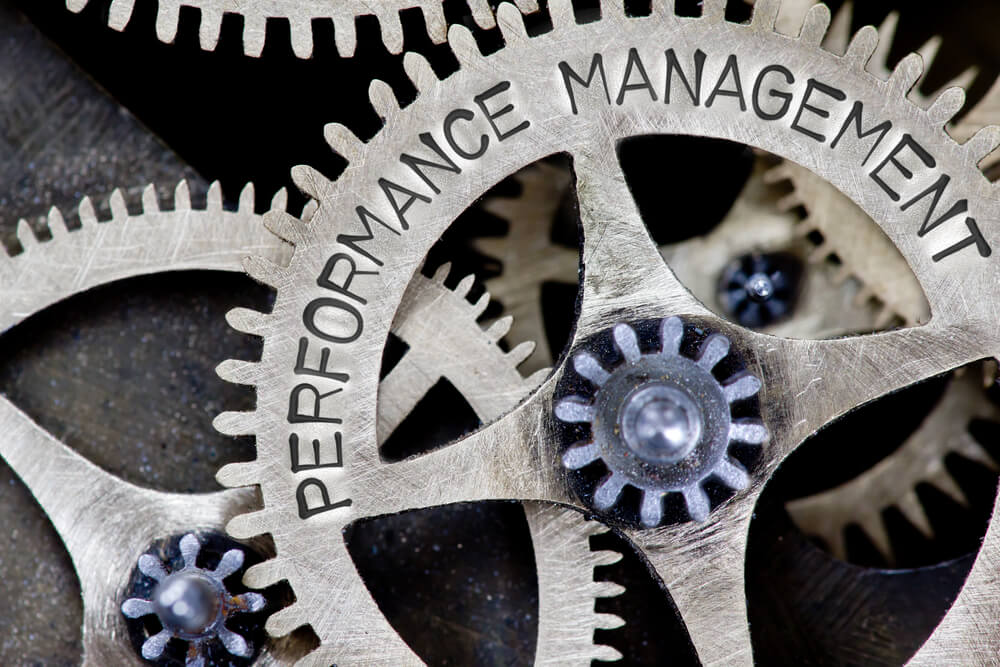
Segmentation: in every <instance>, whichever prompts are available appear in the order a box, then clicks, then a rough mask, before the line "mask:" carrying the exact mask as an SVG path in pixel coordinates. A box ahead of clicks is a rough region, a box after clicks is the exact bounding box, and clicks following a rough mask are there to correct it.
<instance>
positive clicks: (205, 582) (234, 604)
mask: <svg viewBox="0 0 1000 667" xmlns="http://www.w3.org/2000/svg"><path fill="white" fill-rule="evenodd" d="M180 550H181V556H182V557H183V559H184V563H183V565H182V566H181V567H180V568H178V569H171V570H170V571H168V568H169V563H164V562H162V561H161V560H160V559H159V558H157V557H156V556H153V555H151V554H143V555H142V556H140V557H139V562H138V568H139V571H140V572H142V575H143V576H145V577H148V578H149V579H152V580H153V581H155V582H156V586H155V588H153V591H152V594H151V595H150V599H148V600H147V599H145V598H129V599H127V600H125V602H123V603H122V613H123V614H125V615H126V616H127V617H129V618H142V617H144V616H150V615H155V616H156V617H157V619H158V620H159V622H160V625H162V626H163V629H162V630H160V631H159V632H158V633H156V634H155V635H153V636H151V637H149V638H148V639H147V640H146V641H145V642H143V644H142V657H143V658H145V659H146V660H156V659H157V658H159V657H161V656H162V655H163V652H164V650H165V649H166V648H167V642H169V641H170V640H172V639H179V640H182V641H185V642H187V643H188V649H187V659H186V660H185V664H186V665H188V666H189V667H205V665H206V658H207V655H206V654H207V651H206V646H205V645H206V644H207V643H208V642H211V641H213V640H217V641H219V642H221V643H222V645H223V646H225V648H226V650H227V651H228V652H229V653H230V654H232V655H234V656H236V657H238V658H250V657H252V656H253V654H254V646H253V645H252V644H251V643H249V642H248V641H247V639H246V638H245V637H243V636H242V635H240V634H238V633H236V632H233V631H232V630H230V629H229V628H228V627H226V622H227V621H228V620H229V617H230V616H232V615H234V614H240V613H253V612H258V611H261V610H263V609H264V607H265V606H266V604H267V601H266V600H265V599H264V596H263V595H261V594H260V593H254V592H248V593H240V594H237V595H234V594H232V593H230V592H229V589H228V588H227V587H226V583H225V580H226V579H227V578H228V577H230V576H232V575H233V574H235V573H236V572H238V571H239V570H240V568H242V567H243V559H244V558H245V554H244V552H243V551H242V550H241V549H230V550H229V551H227V552H226V553H225V554H223V556H222V559H221V560H220V561H219V563H218V565H216V567H215V568H214V569H211V570H208V569H205V568H202V567H199V566H198V563H197V560H198V552H199V551H201V542H199V540H198V536H197V535H195V534H194V533H188V534H187V535H185V536H184V537H182V538H181V541H180Z"/></svg>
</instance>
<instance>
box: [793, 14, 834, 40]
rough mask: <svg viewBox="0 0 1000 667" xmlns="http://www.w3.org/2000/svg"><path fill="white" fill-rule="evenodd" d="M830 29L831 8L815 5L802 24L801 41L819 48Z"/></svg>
mask: <svg viewBox="0 0 1000 667" xmlns="http://www.w3.org/2000/svg"><path fill="white" fill-rule="evenodd" d="M829 28H830V8H829V7H827V6H826V5H824V4H816V5H813V6H812V8H811V9H810V10H809V12H808V13H807V14H806V18H805V21H803V22H802V30H801V31H800V32H799V41H800V42H802V43H803V44H806V45H808V46H819V45H820V44H821V43H822V42H823V38H824V37H826V31H827V30H828V29H829Z"/></svg>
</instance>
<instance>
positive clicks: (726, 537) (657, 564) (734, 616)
mask: <svg viewBox="0 0 1000 667" xmlns="http://www.w3.org/2000/svg"><path fill="white" fill-rule="evenodd" d="M707 501H708V499H707V498H705V502H706V511H707ZM720 510H722V511H717V512H714V513H713V514H712V515H711V519H710V520H709V521H706V522H705V523H687V524H683V525H681V526H674V527H671V528H667V529H660V530H657V531H630V533H629V536H630V537H631V538H632V540H634V541H635V543H636V545H637V546H638V547H639V548H640V549H641V550H642V551H643V552H645V553H646V555H647V557H648V558H649V562H650V565H652V567H653V569H654V570H656V572H657V574H659V576H660V578H661V579H662V581H663V583H664V585H665V586H666V588H667V590H668V591H669V592H670V596H671V597H672V598H673V601H674V604H675V605H676V606H677V610H678V611H679V612H680V615H681V618H682V619H683V620H684V624H685V625H686V626H687V631H688V635H689V636H690V637H691V642H692V643H693V644H694V646H695V649H696V650H697V651H698V657H699V659H700V660H701V664H702V665H705V666H706V667H708V666H710V665H726V666H727V667H728V666H730V665H733V666H736V665H752V664H753V651H752V648H751V645H750V632H749V628H748V625H747V610H746V592H745V586H744V574H743V572H744V565H743V557H744V553H745V549H746V540H747V532H746V530H745V529H744V528H745V524H744V521H742V520H740V518H741V517H740V516H734V514H737V513H739V514H742V515H745V516H744V517H742V518H745V519H746V520H747V521H749V513H750V511H752V504H748V505H744V506H743V507H740V508H736V507H734V506H733V505H728V506H726V507H725V508H720ZM734 510H735V511H734ZM691 544H698V545H699V546H698V548H697V549H689V548H686V546H687V545H691Z"/></svg>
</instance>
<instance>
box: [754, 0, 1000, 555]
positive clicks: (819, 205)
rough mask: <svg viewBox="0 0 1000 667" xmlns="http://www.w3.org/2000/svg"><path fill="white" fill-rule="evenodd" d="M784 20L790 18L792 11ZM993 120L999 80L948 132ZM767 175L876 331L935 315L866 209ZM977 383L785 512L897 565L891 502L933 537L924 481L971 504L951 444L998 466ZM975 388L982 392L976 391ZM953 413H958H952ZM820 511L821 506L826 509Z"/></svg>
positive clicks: (778, 170) (842, 30)
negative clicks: (877, 459) (876, 457)
mask: <svg viewBox="0 0 1000 667" xmlns="http://www.w3.org/2000/svg"><path fill="white" fill-rule="evenodd" d="M793 4H794V3H793ZM851 16H852V5H851V3H850V2H848V3H847V4H845V5H844V6H843V7H842V8H841V10H840V11H839V12H838V13H837V16H836V17H835V19H834V25H833V26H832V27H831V29H830V31H829V32H828V33H827V37H826V39H824V42H823V44H824V47H825V48H827V49H829V50H831V51H833V52H835V53H844V52H845V51H846V50H847V48H848V44H849V38H850V32H849V29H850V24H851ZM787 20H791V16H789V17H788V18H787ZM898 21H899V16H898V14H897V13H895V12H893V13H890V14H889V15H888V17H887V18H886V19H885V21H884V22H883V24H882V25H881V26H880V28H879V33H880V35H881V40H880V44H879V47H878V48H877V49H876V50H875V52H874V54H873V55H872V57H871V59H870V60H869V61H868V64H867V69H868V70H869V71H871V72H872V73H873V74H874V75H875V76H877V77H879V78H880V79H883V80H887V79H889V77H890V76H891V70H890V67H889V52H890V48H891V45H892V42H893V40H894V39H895V33H896V27H897V25H898ZM940 44H941V40H940V39H939V38H937V37H935V38H933V39H931V40H930V41H928V42H927V43H925V44H924V45H923V46H922V47H921V48H920V49H919V50H918V53H919V54H920V56H921V58H922V59H923V62H924V72H926V71H927V70H929V69H930V67H931V66H932V65H933V62H934V58H935V56H936V54H937V52H938V50H939V48H940ZM975 75H976V72H975V70H968V71H966V72H964V73H963V74H962V75H960V76H959V77H957V78H956V79H955V80H953V81H952V82H951V83H949V84H947V85H946V86H945V87H944V88H942V89H941V90H939V91H937V92H935V93H933V94H925V93H923V92H922V91H921V89H920V84H921V83H922V81H923V80H924V77H923V76H920V77H919V78H918V79H917V82H916V83H915V85H914V86H913V88H912V89H911V90H910V91H909V93H908V95H907V97H908V98H909V99H910V101H912V102H913V103H914V104H916V105H917V106H919V107H920V108H923V109H928V108H930V107H931V105H932V104H933V103H934V101H935V100H936V99H937V98H938V97H940V95H941V94H942V93H943V92H944V90H946V89H947V88H948V87H949V86H955V85H958V86H963V87H964V86H966V85H968V84H970V83H971V82H972V81H973V79H974V78H975ZM995 124H1000V81H998V82H996V83H994V85H993V86H992V87H991V88H990V90H989V91H988V92H987V93H986V95H985V96H984V97H983V98H982V99H981V100H980V101H979V102H977V103H976V105H975V106H973V108H972V109H970V110H968V111H965V112H964V113H963V114H962V116H961V117H960V118H959V119H958V120H957V121H954V122H952V123H951V124H950V125H949V128H948V131H949V133H950V135H951V136H952V137H953V138H954V139H955V140H956V141H959V142H964V141H967V140H969V139H970V138H972V136H973V135H974V134H975V133H976V131H977V130H979V129H980V128H982V127H984V126H987V125H995ZM982 157H983V159H982V160H981V161H980V163H979V164H980V168H981V169H983V170H984V171H985V172H986V173H987V174H988V175H989V174H991V170H992V169H993V168H994V167H995V165H996V164H997V162H998V154H997V153H996V152H992V153H990V154H989V155H986V156H982ZM767 179H768V181H770V182H777V181H787V182H788V183H789V184H790V185H791V186H792V188H793V192H792V193H791V194H789V195H788V196H787V197H786V198H785V199H784V200H782V207H783V208H785V209H786V210H793V209H796V208H797V207H801V208H802V209H803V210H804V211H805V214H804V219H803V220H802V222H801V223H800V225H801V226H800V233H801V234H803V235H804V236H808V235H809V234H810V233H818V234H819V237H820V239H821V240H820V242H819V244H818V245H817V247H816V248H815V250H814V251H813V253H812V254H811V256H810V257H811V260H812V261H814V262H821V263H827V261H828V260H830V259H831V258H835V260H836V262H837V265H838V268H837V271H838V272H839V274H840V279H846V278H848V277H851V278H853V279H854V280H855V281H856V282H857V283H858V284H859V285H860V286H861V287H862V289H861V291H860V292H859V293H858V298H859V299H860V300H868V299H871V300H872V301H873V302H876V303H878V304H879V306H878V307H879V310H880V313H879V316H878V318H877V321H876V322H875V325H876V327H878V328H882V327H885V326H888V325H890V324H894V323H901V324H905V325H913V324H917V323H921V322H925V321H926V320H927V318H928V317H929V315H930V313H929V309H928V304H927V301H926V299H925V298H924V295H923V293H922V291H921V288H920V285H919V284H918V283H917V281H916V280H915V279H914V276H913V274H912V273H911V272H910V271H909V270H908V267H907V265H906V261H905V260H904V258H903V257H902V255H900V253H899V252H898V251H897V250H896V248H895V247H894V246H893V245H892V242H891V241H890V240H889V239H888V238H886V236H885V235H884V234H883V233H882V232H881V230H880V229H879V227H878V225H877V224H876V223H875V222H874V221H873V220H872V219H871V217H870V216H869V215H868V214H867V213H866V212H865V211H864V210H862V209H861V208H860V207H859V206H858V205H857V204H855V203H854V202H852V201H851V200H850V198H848V197H846V196H845V195H844V194H842V193H841V192H840V191H839V190H838V189H837V188H836V187H834V186H832V185H831V184H830V183H828V182H826V181H824V180H822V179H821V178H818V177H817V176H816V175H815V174H814V173H813V172H811V171H809V170H808V169H805V168H803V167H801V166H799V165H797V164H795V163H793V162H787V161H786V162H783V163H782V164H780V165H778V166H777V167H775V168H774V169H773V170H772V171H771V172H769V173H768V174H767ZM991 180H995V176H991ZM973 375H974V374H973ZM974 385H975V380H973V379H971V378H966V380H964V381H961V382H959V381H958V380H955V382H954V383H953V385H952V389H951V390H950V391H949V394H948V396H946V397H945V398H944V399H943V400H942V403H941V404H940V405H939V406H938V407H937V408H935V410H934V412H933V414H932V415H930V416H928V418H927V421H926V422H925V423H924V425H923V426H922V427H921V429H920V431H919V432H917V433H914V434H913V435H912V436H911V437H910V438H909V439H908V440H907V441H906V444H905V445H904V446H903V447H901V448H900V449H899V450H897V451H896V452H894V453H892V454H890V455H889V456H888V457H887V458H886V459H885V460H884V461H883V462H882V463H880V464H879V465H877V466H876V467H874V468H872V469H870V470H868V471H866V472H864V473H863V474H861V475H860V476H858V477H856V478H855V479H854V480H852V481H850V482H847V483H845V484H842V485H840V486H838V487H835V488H833V489H830V490H828V491H825V492H823V493H820V494H818V495H816V496H811V497H808V498H803V499H799V500H796V501H794V502H792V503H790V504H789V506H788V509H789V511H790V512H791V514H792V517H793V519H794V520H795V522H796V524H797V525H798V526H799V527H800V528H801V529H803V530H805V531H806V532H808V533H810V534H814V535H818V536H820V537H822V538H823V540H824V541H825V543H826V544H827V545H828V548H830V549H831V550H832V552H833V553H834V554H835V555H837V556H838V557H841V558H844V557H846V550H845V546H844V533H843V529H844V528H845V527H846V526H847V525H849V524H856V525H859V526H861V527H862V529H863V530H864V531H865V534H866V535H867V536H868V537H869V538H870V539H871V540H872V541H873V543H874V544H875V545H876V547H877V548H878V549H879V551H880V552H881V553H882V554H883V556H885V557H887V558H888V559H889V560H890V562H891V561H892V558H893V552H892V549H891V548H890V544H889V536H888V534H887V532H886V529H885V525H884V523H883V522H882V519H881V517H880V512H881V511H882V510H883V509H885V508H886V507H889V506H895V507H897V508H899V509H900V511H902V512H903V514H904V515H905V516H906V518H907V519H908V520H909V521H910V522H911V523H912V524H913V525H914V526H916V527H917V528H919V529H920V530H921V532H922V533H924V534H925V535H930V534H931V533H932V530H931V528H930V525H929V523H928V521H927V518H926V516H925V515H924V510H923V508H922V505H921V503H920V501H919V500H918V499H917V495H916V493H915V489H916V487H917V485H918V484H919V483H921V482H931V483H933V484H934V485H935V486H937V487H938V488H940V489H942V490H944V491H945V492H946V493H948V495H950V496H951V497H952V498H954V499H956V500H957V501H959V502H964V497H965V496H964V494H963V492H962V491H961V489H960V488H959V487H958V486H957V485H956V484H955V482H954V480H953V479H952V478H951V476H950V475H949V474H948V473H947V471H946V470H945V468H944V460H943V459H944V457H945V456H946V455H947V454H948V453H950V452H951V451H953V450H954V446H953V445H954V443H961V444H960V445H957V448H958V451H960V452H961V453H962V454H963V455H964V456H967V457H969V458H972V459H973V460H975V461H978V462H980V463H981V464H983V465H985V466H987V467H990V468H994V467H995V466H996V464H995V462H993V460H992V458H991V457H990V456H989V455H988V454H987V453H986V451H985V450H984V449H983V448H982V447H981V445H980V444H979V443H978V442H977V441H976V440H975V439H974V438H972V437H971V436H970V435H969V433H968V431H967V427H968V419H969V417H972V416H976V415H974V414H973V413H978V412H983V411H986V412H988V413H990V414H992V410H990V409H989V401H988V400H987V399H986V398H985V396H984V395H982V387H980V388H979V389H974ZM959 387H964V389H962V390H961V394H962V396H963V397H964V398H965V399H968V402H961V401H959V402H955V401H953V400H950V399H949V397H950V396H952V395H953V393H954V392H959V391H960V390H959ZM974 392H978V394H979V395H978V396H973V393H974ZM952 409H953V410H954V411H953V412H948V410H952ZM979 416H984V417H985V415H979ZM932 434H933V435H932ZM820 507H822V508H824V511H820ZM821 515H822V516H821Z"/></svg>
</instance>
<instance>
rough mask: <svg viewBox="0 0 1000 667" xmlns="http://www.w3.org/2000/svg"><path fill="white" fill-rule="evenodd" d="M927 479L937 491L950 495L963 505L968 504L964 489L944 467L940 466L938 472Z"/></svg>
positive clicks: (966, 505)
mask: <svg viewBox="0 0 1000 667" xmlns="http://www.w3.org/2000/svg"><path fill="white" fill-rule="evenodd" d="M927 481H928V482H930V483H931V484H933V485H934V486H935V487H937V488H938V490H939V491H942V492H943V493H945V494H947V495H949V496H951V498H952V499H953V500H954V501H955V502H956V503H958V504H960V505H963V506H965V507H968V506H969V498H968V496H966V495H965V491H963V490H962V487H960V486H959V485H958V482H956V481H955V478H954V477H952V476H951V474H949V473H948V471H947V470H946V469H944V468H942V469H941V471H940V472H939V473H938V474H935V475H933V476H932V477H931V478H930V479H928V480H927Z"/></svg>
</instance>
